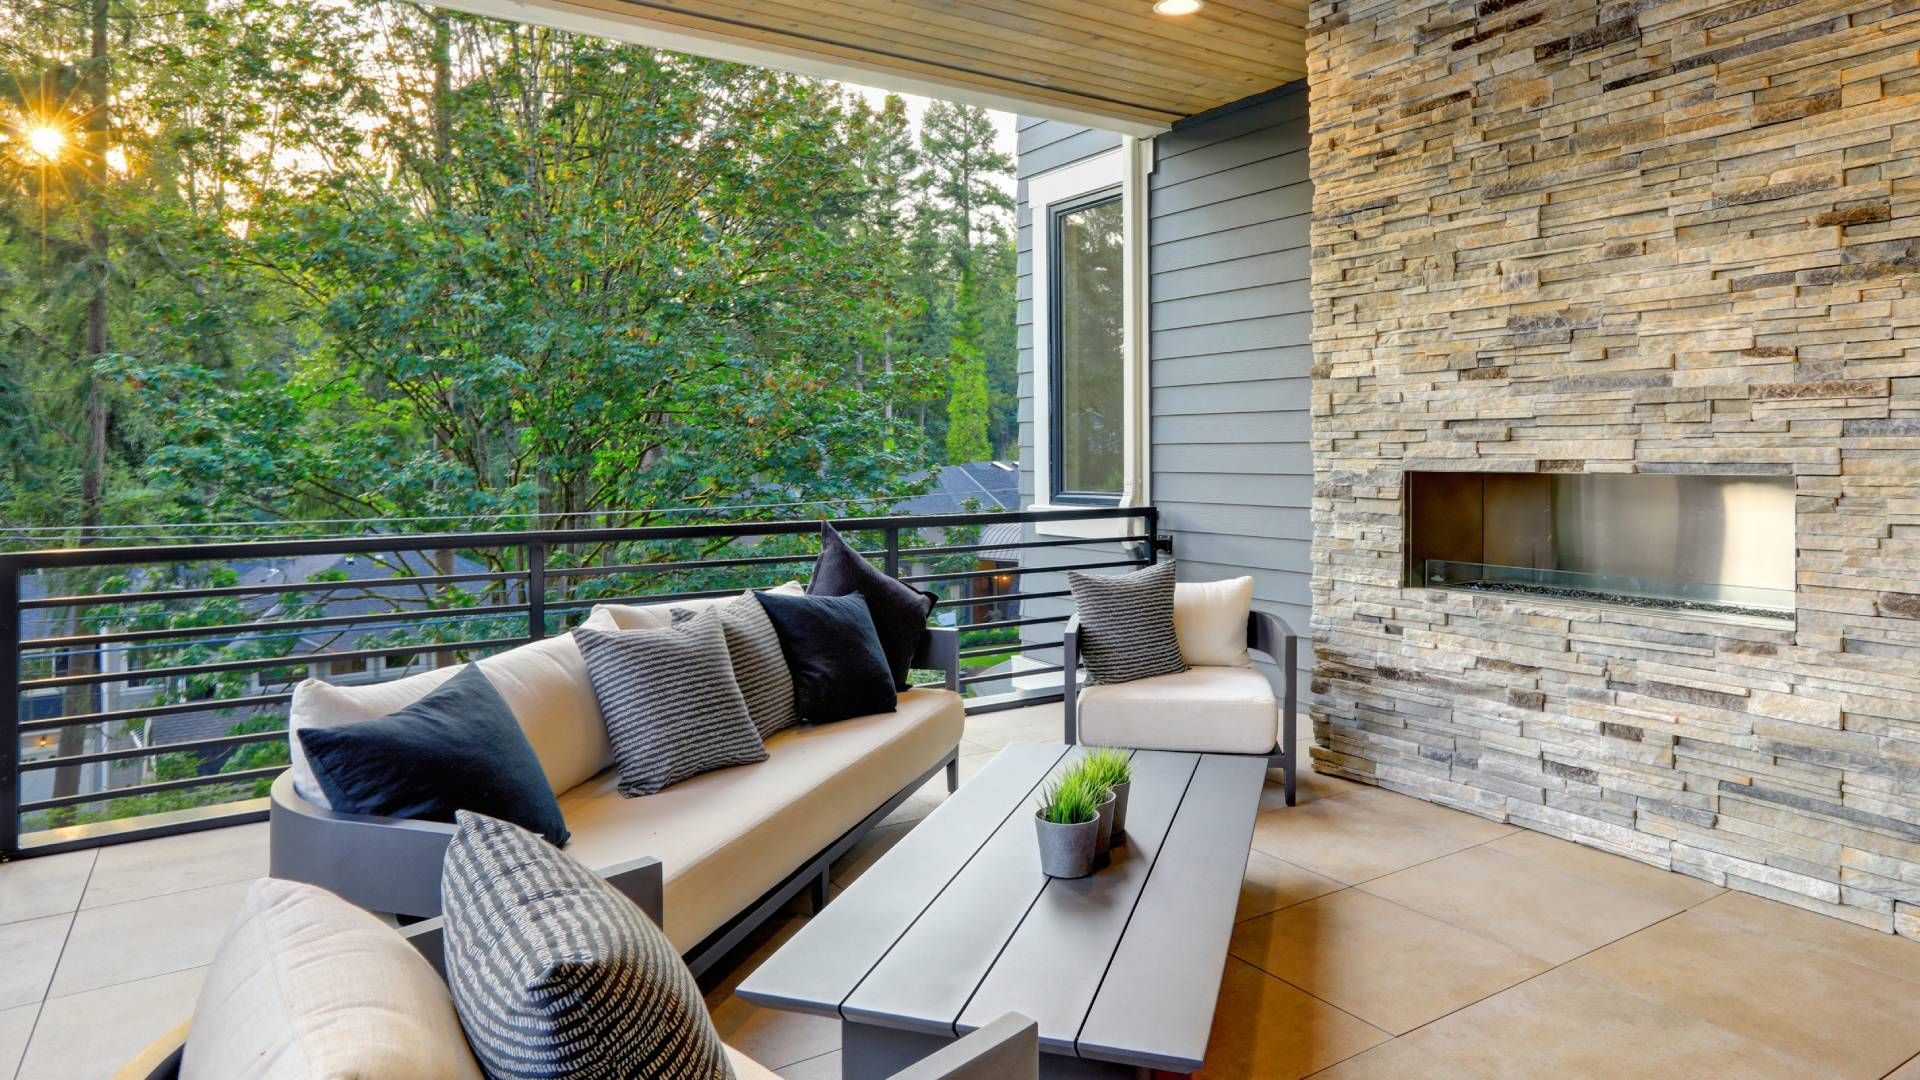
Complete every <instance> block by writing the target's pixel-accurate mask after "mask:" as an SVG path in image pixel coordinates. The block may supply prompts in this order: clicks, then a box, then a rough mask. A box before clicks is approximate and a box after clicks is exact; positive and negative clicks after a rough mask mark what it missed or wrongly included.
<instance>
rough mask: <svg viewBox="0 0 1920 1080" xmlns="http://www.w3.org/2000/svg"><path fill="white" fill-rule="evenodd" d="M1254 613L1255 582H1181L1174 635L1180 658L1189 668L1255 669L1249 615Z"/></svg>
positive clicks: (1177, 587) (1175, 605)
mask: <svg viewBox="0 0 1920 1080" xmlns="http://www.w3.org/2000/svg"><path fill="white" fill-rule="evenodd" d="M1252 611H1253V579H1252V578H1250V577H1237V578H1228V579H1226V580H1225V581H1182V582H1180V583H1179V584H1177V585H1175V586H1174V587H1173V632H1174V635H1175V636H1176V637H1178V638H1179V639H1180V659H1182V660H1185V661H1186V662H1187V666H1188V667H1190V668H1196V667H1252V666H1253V657H1252V656H1249V655H1248V654H1247V616H1248V615H1249V614H1251V613H1252Z"/></svg>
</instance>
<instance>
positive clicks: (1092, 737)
mask: <svg viewBox="0 0 1920 1080" xmlns="http://www.w3.org/2000/svg"><path fill="white" fill-rule="evenodd" d="M1078 711H1079V727H1080V732H1079V739H1080V741H1081V742H1083V743H1087V744H1089V745H1094V746H1123V747H1127V748H1129V749H1133V750H1183V751H1188V752H1194V753H1205V754H1266V753H1271V752H1272V750H1273V748H1274V746H1275V745H1276V744H1277V743H1278V741H1279V736H1280V706H1279V703H1278V702H1277V701H1276V700H1275V699H1274V694H1273V686H1272V684H1271V683H1269V682H1268V681H1267V677H1266V676H1265V675H1264V674H1262V673H1261V672H1260V671H1259V670H1258V669H1257V668H1251V667H1196V668H1188V669H1187V670H1185V671H1182V672H1179V673H1177V674H1173V675H1157V676H1154V677H1153V678H1150V679H1136V680H1134V681H1132V682H1124V683H1096V684H1094V685H1092V686H1089V687H1087V688H1086V689H1085V690H1082V691H1081V692H1080V700H1079V710H1078Z"/></svg>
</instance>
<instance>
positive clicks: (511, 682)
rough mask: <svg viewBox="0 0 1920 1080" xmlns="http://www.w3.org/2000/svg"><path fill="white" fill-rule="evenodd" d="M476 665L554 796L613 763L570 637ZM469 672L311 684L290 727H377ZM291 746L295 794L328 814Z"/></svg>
mask: <svg viewBox="0 0 1920 1080" xmlns="http://www.w3.org/2000/svg"><path fill="white" fill-rule="evenodd" d="M479 664H480V670H481V671H483V672H485V673H486V676H487V679H488V681H490V682H492V683H493V687H494V689H496V690H498V691H500V696H501V697H502V698H504V699H506V702H507V707H508V708H510V709H512V710H513V717H514V719H515V720H518V721H519V722H520V730H521V731H523V732H525V733H526V736H527V742H529V743H531V744H532V746H533V754H534V756H535V757H537V758H539V759H540V769H541V771H542V772H544V773H546V776H547V785H548V786H549V787H551V788H552V789H553V791H554V793H555V794H556V795H557V794H559V793H560V792H563V791H566V790H568V789H570V788H574V787H577V786H579V785H580V784H582V783H584V782H585V781H587V780H588V779H590V778H592V777H593V775H594V774H595V773H598V772H600V771H601V770H602V769H605V768H606V767H607V766H608V765H610V764H612V763H613V747H612V746H611V745H609V744H608V742H607V725H606V723H605V722H604V721H602V720H601V719H600V706H599V705H598V704H597V703H596V702H595V701H594V698H593V684H592V683H591V682H589V681H588V680H587V665H586V661H585V660H583V659H581V656H580V647H579V646H578V645H575V644H574V642H573V635H572V634H562V635H560V636H559V637H553V638H546V639H543V640H541V641H535V642H530V643H528V644H526V645H520V646H516V647H514V648H511V649H508V650H507V651H505V652H503V653H498V654H496V655H493V656H489V657H485V658H484V659H482V660H480V661H479ZM464 666H465V665H463V664H456V665H453V666H452V667H444V668H437V669H435V670H433V671H424V672H421V673H420V674H418V675H409V676H407V677H406V678H404V679H395V680H393V681H392V682H384V683H369V684H367V685H365V686H335V685H333V684H332V683H327V682H322V681H321V680H319V679H308V680H306V681H305V682H302V683H301V684H300V685H299V686H296V687H294V690H293V704H292V705H291V707H290V708H289V709H288V711H287V722H288V726H289V727H290V728H292V729H293V730H295V731H297V730H299V729H300V728H303V727H333V726H336V725H339V724H351V723H357V722H359V721H362V720H375V719H378V718H380V717H382V716H386V715H388V714H389V713H393V712H395V711H397V710H400V709H403V708H406V707H407V706H408V705H411V704H413V703H414V702H416V701H418V700H420V699H421V698H423V697H426V696H427V694H428V693H429V692H430V691H432V690H433V689H434V688H436V687H438V686H439V685H440V684H441V683H444V682H446V681H447V680H448V679H451V678H453V676H454V674H455V673H456V672H458V671H459V670H460V669H461V668H462V667H464ZM287 741H288V742H289V743H290V744H291V746H290V750H291V753H292V757H293V787H294V790H295V791H298V792H299V793H300V795H301V797H302V798H304V799H306V800H307V801H309V802H311V803H313V804H314V805H316V806H322V807H324V806H327V805H328V803H327V796H326V792H324V791H321V790H320V784H319V782H318V781H316V780H315V779H314V776H313V766H311V765H309V764H308V763H307V755H306V754H305V753H304V752H302V750H301V748H300V739H299V737H298V736H295V735H293V734H292V733H291V732H289V734H288V737H287Z"/></svg>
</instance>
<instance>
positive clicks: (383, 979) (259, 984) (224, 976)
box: [180, 878, 482, 1080]
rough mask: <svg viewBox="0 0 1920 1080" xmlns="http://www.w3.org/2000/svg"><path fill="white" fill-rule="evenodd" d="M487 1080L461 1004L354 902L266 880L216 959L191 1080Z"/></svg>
mask: <svg viewBox="0 0 1920 1080" xmlns="http://www.w3.org/2000/svg"><path fill="white" fill-rule="evenodd" d="M392 1077H408V1078H409V1080H482V1074H481V1071H480V1066H479V1063H478V1062H476V1061H474V1059H473V1052H472V1051H471V1050H469V1049H468V1048H467V1039H466V1035H465V1034H463V1033H462V1032H461V1030H460V1018H459V1016H458V1015H456V1014H455V1013H454V1010H453V999H452V998H451V997H450V996H449V995H448V993H447V987H446V984H445V983H442V982H441V981H440V977H439V976H438V975H437V974H435V973H434V970H433V967H432V966H431V965H430V964H428V963H427V961H426V959H425V958H424V957H422V956H421V955H420V954H419V953H418V952H416V951H414V948H413V946H412V945H409V944H408V943H407V941H406V939H404V938H402V937H401V936H400V935H399V934H396V933H394V931H393V930H392V928H390V927H388V926H386V925H385V924H383V923H381V922H380V920H379V919H376V918H374V917H373V916H372V915H369V914H368V913H366V912H364V911H362V910H360V909H359V908H357V907H354V906H353V905H352V904H349V903H347V902H346V901H345V900H342V899H340V898H339V897H337V896H335V895H333V894H332V893H330V892H327V891H326V890H325V889H318V888H315V887H313V886H312V885H303V884H300V883H298V882H293V881H280V880H277V879H275V878H261V879H260V880H259V881H256V882H254V883H253V888H252V889H251V890H249V891H248V893H247V898H246V901H245V902H244V903H242V904H241V906H240V914H239V916H238V917H237V918H235V920H234V923H233V927H232V928H231V929H230V930H228V931H227V936H226V940H224V941H222V942H221V943H220V948H219V949H218V950H217V951H216V952H215V953H214V956H213V966H212V967H210V968H208V969H207V978H206V981H205V982H204V983H202V984H201V987H200V1000H199V1002H198V1004H196V1005H195V1006H194V1012H193V1027H192V1029H191V1030H190V1031H189V1032H188V1034H187V1047H186V1052H185V1054H184V1055H183V1056H182V1059H181V1063H180V1080H239V1078H246V1080H390V1078H392Z"/></svg>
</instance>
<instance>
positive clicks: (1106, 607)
mask: <svg viewBox="0 0 1920 1080" xmlns="http://www.w3.org/2000/svg"><path fill="white" fill-rule="evenodd" d="M1067 588H1068V589H1070V590H1072V592H1073V602H1074V603H1075V604H1076V605H1077V606H1078V607H1079V609H1080V657H1081V659H1083V660H1085V661H1086V663H1087V675H1088V678H1089V679H1090V680H1091V681H1093V682H1097V683H1122V682H1132V681H1134V680H1135V679H1151V678H1153V677H1154V676H1156V675H1177V674H1179V673H1180V672H1182V671H1185V670H1187V665H1186V662H1185V661H1184V660H1182V659H1180V638H1179V636H1178V635H1177V634H1175V633H1174V629H1173V563H1172V562H1163V563H1155V564H1154V565H1152V566H1149V567H1147V568H1145V569H1143V570H1136V571H1134V572H1133V573H1131V574H1109V575H1100V574H1083V573H1080V572H1079V571H1077V570H1070V571H1068V572H1067Z"/></svg>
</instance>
